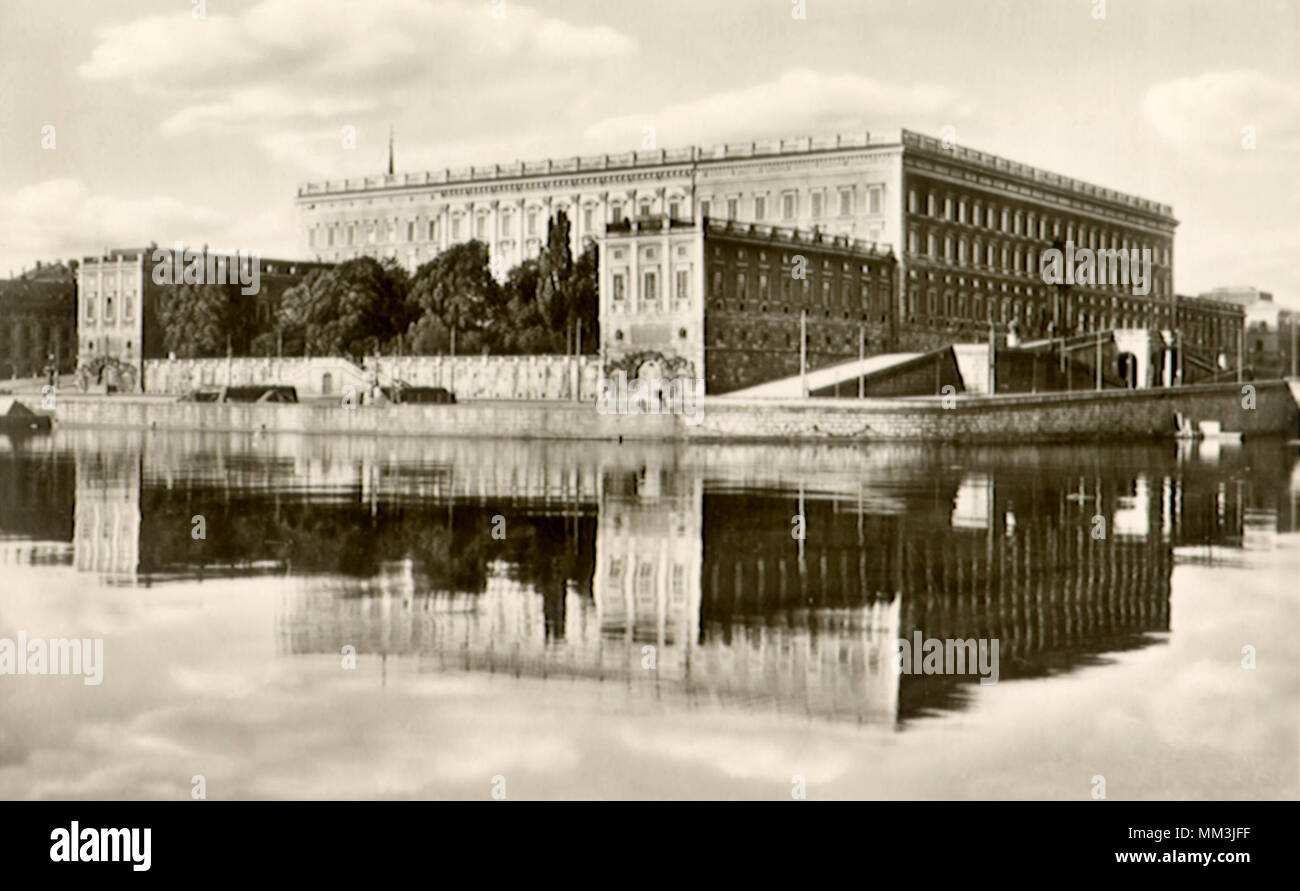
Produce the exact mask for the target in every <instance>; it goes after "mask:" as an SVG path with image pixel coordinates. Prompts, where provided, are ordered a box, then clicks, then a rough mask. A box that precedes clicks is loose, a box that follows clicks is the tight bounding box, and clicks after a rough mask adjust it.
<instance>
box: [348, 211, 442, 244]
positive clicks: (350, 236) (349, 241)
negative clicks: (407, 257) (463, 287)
mask: <svg viewBox="0 0 1300 891" xmlns="http://www.w3.org/2000/svg"><path fill="white" fill-rule="evenodd" d="M451 240H452V241H460V214H456V215H455V216H454V217H452V218H451ZM351 243H352V232H351V230H349V231H348V244H351Z"/></svg>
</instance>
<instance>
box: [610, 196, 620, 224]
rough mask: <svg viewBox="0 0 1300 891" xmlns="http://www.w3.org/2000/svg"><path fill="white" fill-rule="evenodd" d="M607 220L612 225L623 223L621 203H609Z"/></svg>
mask: <svg viewBox="0 0 1300 891" xmlns="http://www.w3.org/2000/svg"><path fill="white" fill-rule="evenodd" d="M609 218H610V220H611V221H612V222H614V223H621V222H623V202H621V201H612V202H610V205H609Z"/></svg>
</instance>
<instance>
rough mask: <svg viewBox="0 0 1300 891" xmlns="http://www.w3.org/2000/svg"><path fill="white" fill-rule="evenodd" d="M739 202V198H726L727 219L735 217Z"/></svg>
mask: <svg viewBox="0 0 1300 891" xmlns="http://www.w3.org/2000/svg"><path fill="white" fill-rule="evenodd" d="M739 204H740V200H739V199H737V198H728V199H727V219H729V220H734V219H735V218H736V212H737V211H738V210H739V209H740V208H739V206H738V205H739Z"/></svg>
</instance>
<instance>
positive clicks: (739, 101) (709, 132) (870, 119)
mask: <svg viewBox="0 0 1300 891" xmlns="http://www.w3.org/2000/svg"><path fill="white" fill-rule="evenodd" d="M972 113H973V107H972V105H971V104H970V103H969V102H968V101H966V100H965V99H964V98H963V97H962V96H961V95H960V94H958V93H956V92H955V91H953V90H949V89H947V88H945V87H940V86H935V85H930V84H893V83H886V82H884V81H879V80H875V79H873V78H869V77H863V76H861V75H857V74H826V73H822V72H817V71H812V70H810V69H807V68H796V69H792V70H790V71H787V72H785V73H784V74H782V75H781V76H780V77H778V78H777V79H776V80H772V81H767V82H765V83H761V84H756V85H755V86H752V87H745V88H742V89H735V90H726V91H722V92H717V93H712V94H710V95H707V96H703V97H700V98H698V99H691V100H688V101H685V102H680V103H675V104H672V105H668V106H665V107H663V108H660V109H656V110H649V111H646V112H644V113H641V114H632V115H623V116H619V117H614V118H608V119H606V120H603V121H600V122H598V123H596V124H593V125H592V126H590V127H588V128H587V130H586V132H585V133H584V136H585V137H586V138H587V139H589V140H591V141H592V142H600V143H608V142H621V143H623V144H627V145H639V144H640V142H641V137H642V128H643V127H645V126H647V125H648V126H652V127H654V128H655V136H656V141H657V142H658V143H659V144H660V145H677V144H689V143H697V142H706V143H707V142H714V141H725V140H727V139H753V138H766V137H771V136H785V135H796V134H803V135H822V134H827V133H852V132H864V131H871V130H877V131H878V130H881V129H895V128H897V127H900V126H903V125H907V126H910V127H918V126H920V127H925V126H933V127H936V128H937V127H938V126H940V125H942V124H956V123H957V122H959V121H962V120H965V119H968V118H969V117H970V116H971V114H972Z"/></svg>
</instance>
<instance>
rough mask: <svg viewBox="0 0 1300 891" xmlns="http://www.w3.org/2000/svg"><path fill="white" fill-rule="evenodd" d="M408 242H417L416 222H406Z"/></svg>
mask: <svg viewBox="0 0 1300 891" xmlns="http://www.w3.org/2000/svg"><path fill="white" fill-rule="evenodd" d="M406 240H407V241H415V220H407V221H406Z"/></svg>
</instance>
